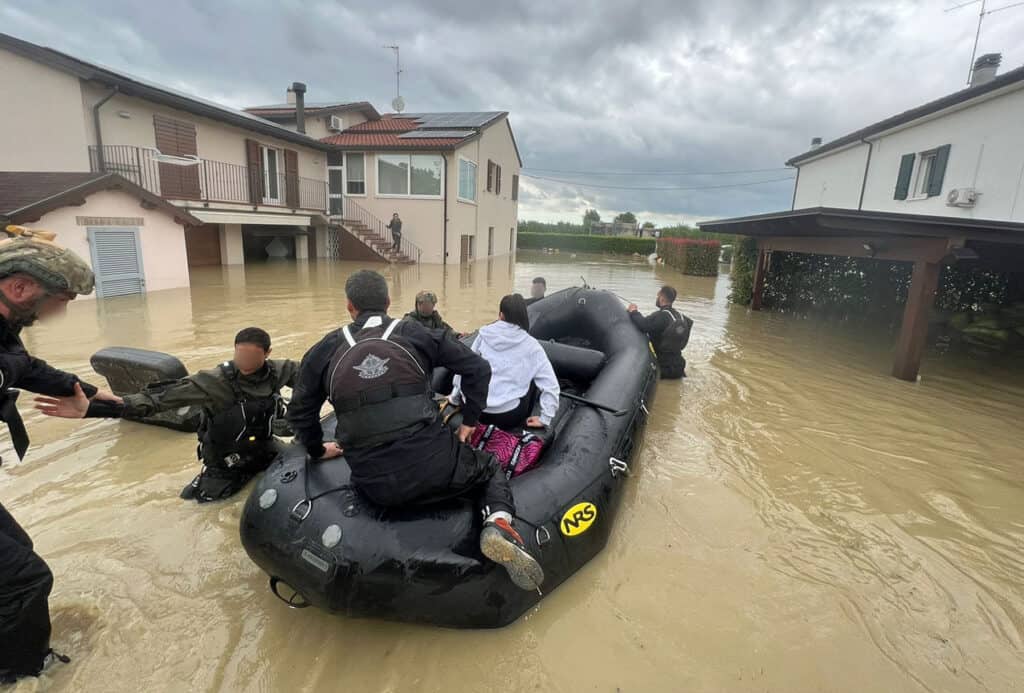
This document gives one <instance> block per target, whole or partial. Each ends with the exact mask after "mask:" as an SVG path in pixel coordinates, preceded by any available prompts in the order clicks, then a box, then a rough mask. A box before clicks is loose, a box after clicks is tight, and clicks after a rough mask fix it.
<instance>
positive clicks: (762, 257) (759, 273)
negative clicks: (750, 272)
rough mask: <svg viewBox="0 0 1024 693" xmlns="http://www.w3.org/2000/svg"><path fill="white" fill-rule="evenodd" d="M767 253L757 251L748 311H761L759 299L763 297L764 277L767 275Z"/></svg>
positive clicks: (765, 251)
mask: <svg viewBox="0 0 1024 693" xmlns="http://www.w3.org/2000/svg"><path fill="white" fill-rule="evenodd" d="M768 252H769V251H767V250H763V249H761V250H758V251H757V264H756V265H754V288H753V291H752V292H751V295H750V310H761V299H762V297H763V296H764V276H765V275H766V274H768V257H769V255H768Z"/></svg>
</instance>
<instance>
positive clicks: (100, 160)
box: [92, 85, 119, 173]
mask: <svg viewBox="0 0 1024 693" xmlns="http://www.w3.org/2000/svg"><path fill="white" fill-rule="evenodd" d="M118 91H119V90H118V88H117V86H116V85H115V86H113V87H111V88H110V91H109V92H107V95H106V96H104V97H103V98H102V99H100V100H99V101H97V102H96V105H94V106H93V107H92V122H93V127H95V128H96V163H97V164H98V165H99V169H100V172H101V173H106V172H107V162H106V161H105V157H104V156H103V128H102V127H101V126H100V108H102V107H103V104H105V103H106V102H107V101H110V100H111V99H112V98H114V95H115V94H117V92H118Z"/></svg>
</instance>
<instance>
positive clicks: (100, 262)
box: [89, 227, 146, 298]
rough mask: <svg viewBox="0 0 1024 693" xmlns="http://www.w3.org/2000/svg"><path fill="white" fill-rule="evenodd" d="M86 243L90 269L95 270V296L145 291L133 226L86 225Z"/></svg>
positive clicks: (137, 242) (136, 231)
mask: <svg viewBox="0 0 1024 693" xmlns="http://www.w3.org/2000/svg"><path fill="white" fill-rule="evenodd" d="M89 245H90V247H91V248H92V268H93V272H95V273H96V296H97V298H109V297H110V296H125V295H128V294H141V293H142V292H144V291H145V286H146V280H145V278H144V277H143V273H142V246H141V244H140V242H139V230H138V229H137V228H125V227H102V228H95V227H90V228H89Z"/></svg>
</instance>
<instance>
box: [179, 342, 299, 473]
mask: <svg viewBox="0 0 1024 693" xmlns="http://www.w3.org/2000/svg"><path fill="white" fill-rule="evenodd" d="M267 368H268V369H269V371H270V375H269V377H270V379H271V381H272V382H274V383H275V384H276V381H277V373H276V372H275V371H274V366H273V364H272V363H271V362H270V361H267ZM220 371H221V373H222V374H223V376H224V379H225V380H226V381H227V383H228V384H229V385H230V386H231V389H232V391H233V392H234V393H235V404H234V405H233V406H231V407H229V408H227V409H225V410H223V411H221V412H219V413H217V414H213V413H211V412H208V411H204V412H203V418H202V422H201V423H200V425H199V441H200V455H201V457H202V459H203V463H204V464H206V465H207V466H213V467H223V466H230V463H229V462H226V461H225V460H226V458H229V457H231V456H232V455H242V456H244V455H245V453H246V448H248V447H250V446H255V445H258V444H259V443H263V442H266V441H268V440H270V439H271V438H272V437H273V426H274V420H275V419H276V418H278V417H280V416H283V415H284V400H282V399H281V393H280V392H278V391H276V390H275V391H274V394H273V395H271V396H270V397H256V398H252V397H250V396H248V395H246V394H245V393H244V392H242V389H241V388H240V387H239V386H238V369H237V368H235V364H234V363H232V362H231V361H228V362H226V363H222V364H221V365H220Z"/></svg>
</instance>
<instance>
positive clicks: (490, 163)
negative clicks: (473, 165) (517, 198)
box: [487, 159, 494, 192]
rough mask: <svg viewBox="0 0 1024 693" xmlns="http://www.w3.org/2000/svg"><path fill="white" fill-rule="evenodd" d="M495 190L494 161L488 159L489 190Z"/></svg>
mask: <svg viewBox="0 0 1024 693" xmlns="http://www.w3.org/2000/svg"><path fill="white" fill-rule="evenodd" d="M492 190H494V162H493V161H491V160H490V159H488V160H487V192H491V191H492Z"/></svg>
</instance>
